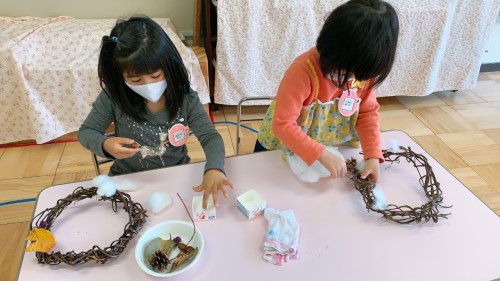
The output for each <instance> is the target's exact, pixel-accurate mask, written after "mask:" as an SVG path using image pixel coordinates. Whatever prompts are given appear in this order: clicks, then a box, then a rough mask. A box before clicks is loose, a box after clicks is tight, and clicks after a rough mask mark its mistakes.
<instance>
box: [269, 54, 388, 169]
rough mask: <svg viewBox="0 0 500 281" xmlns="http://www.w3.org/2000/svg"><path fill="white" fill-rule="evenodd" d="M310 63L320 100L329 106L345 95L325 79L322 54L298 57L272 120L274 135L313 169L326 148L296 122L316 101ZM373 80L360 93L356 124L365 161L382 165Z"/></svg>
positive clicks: (289, 69) (287, 77)
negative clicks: (377, 161)
mask: <svg viewBox="0 0 500 281" xmlns="http://www.w3.org/2000/svg"><path fill="white" fill-rule="evenodd" d="M308 59H310V60H311V62H312V64H313V66H314V68H315V70H316V73H317V75H318V78H319V94H318V100H319V101H321V102H329V101H332V100H334V99H336V98H340V96H341V94H342V91H341V89H339V88H337V87H335V86H334V85H333V83H332V81H331V80H330V79H329V78H326V77H324V75H323V72H322V71H321V68H320V65H319V54H318V52H317V50H316V48H312V49H310V50H308V51H307V52H305V53H303V54H302V55H300V56H299V57H297V58H296V59H295V60H294V61H293V63H292V64H291V66H290V67H289V68H288V70H287V71H286V73H285V75H284V77H283V79H282V81H281V84H280V86H279V88H278V93H277V95H276V108H275V112H274V118H273V123H272V126H273V131H274V134H275V135H276V137H278V139H280V140H281V141H282V142H283V144H285V145H286V146H287V147H288V148H289V149H290V150H291V151H293V152H294V153H295V154H297V155H298V156H299V157H300V158H302V159H303V160H304V162H306V163H307V165H311V164H312V163H313V162H314V161H316V160H318V158H319V156H320V155H321V153H323V151H324V150H325V147H324V145H322V144H320V143H318V142H316V141H315V140H313V139H311V138H310V137H309V136H308V135H307V134H306V133H304V132H303V131H302V130H301V128H300V126H299V124H297V120H298V118H299V116H300V111H301V109H302V107H303V106H307V105H310V104H311V103H313V101H314V90H315V79H314V75H313V72H312V71H311V69H310V67H309V66H308V64H307V60H308ZM371 83H373V80H370V81H367V83H366V84H365V87H364V89H363V90H360V91H358V97H359V98H361V103H360V105H359V114H358V119H357V123H356V132H357V133H358V136H359V139H360V142H361V148H362V149H363V155H364V159H365V160H366V159H369V158H378V159H379V161H380V162H383V161H384V159H383V156H382V151H381V148H380V147H381V139H380V123H379V121H380V117H379V114H378V109H379V108H380V106H379V104H378V102H377V99H376V95H375V93H374V91H373V90H366V89H368V88H369V85H370V84H371Z"/></svg>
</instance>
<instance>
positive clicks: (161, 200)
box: [148, 192, 172, 214]
mask: <svg viewBox="0 0 500 281" xmlns="http://www.w3.org/2000/svg"><path fill="white" fill-rule="evenodd" d="M170 205H172V198H171V197H170V195H168V194H167V193H166V192H155V193H153V194H151V197H149V201H148V209H149V210H150V211H151V212H153V213H154V214H158V213H160V212H161V211H162V210H163V209H165V208H166V207H168V206H170Z"/></svg>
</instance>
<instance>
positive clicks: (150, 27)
mask: <svg viewBox="0 0 500 281" xmlns="http://www.w3.org/2000/svg"><path fill="white" fill-rule="evenodd" d="M159 69H162V70H163V73H164V75H165V79H166V80H167V85H168V87H167V90H166V91H167V93H166V107H167V109H168V111H169V113H170V118H174V117H175V115H176V114H177V111H178V109H179V108H180V107H181V105H182V102H183V100H184V95H185V94H186V93H188V92H190V91H191V87H190V82H189V76H188V73H187V70H186V68H185V67H184V63H183V61H182V58H181V56H180V54H179V52H178V51H177V49H176V47H175V45H174V43H172V41H171V40H170V38H169V37H168V35H167V33H165V31H164V30H163V28H162V27H161V26H160V25H159V24H158V23H156V22H155V21H154V20H152V19H151V18H149V17H147V16H133V17H131V18H130V19H128V20H118V21H117V22H116V24H115V26H114V27H113V29H112V30H111V34H110V35H109V36H104V37H103V38H102V43H101V51H100V54H99V64H98V75H99V82H100V85H101V88H103V89H104V90H105V91H106V92H107V93H108V94H109V95H110V97H111V98H112V99H113V101H115V102H116V103H117V105H118V107H119V108H120V109H121V111H122V112H124V113H125V114H127V115H129V116H130V117H132V118H133V119H135V120H137V121H144V120H145V119H144V114H145V113H146V103H145V102H144V98H143V97H141V96H140V95H138V94H136V93H134V92H133V91H132V90H131V89H130V88H129V87H127V85H125V80H124V78H123V73H128V74H130V75H144V74H150V73H153V72H155V71H157V70H159Z"/></svg>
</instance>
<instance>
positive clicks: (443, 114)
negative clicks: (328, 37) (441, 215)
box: [0, 72, 500, 281]
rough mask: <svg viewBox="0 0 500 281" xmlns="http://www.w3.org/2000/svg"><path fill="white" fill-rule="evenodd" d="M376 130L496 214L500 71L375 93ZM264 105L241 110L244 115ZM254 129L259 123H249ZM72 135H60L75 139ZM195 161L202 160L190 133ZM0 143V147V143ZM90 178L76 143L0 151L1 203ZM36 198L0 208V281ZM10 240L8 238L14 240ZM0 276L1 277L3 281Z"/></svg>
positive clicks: (226, 117) (249, 143) (246, 133)
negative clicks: (402, 136)
mask: <svg viewBox="0 0 500 281" xmlns="http://www.w3.org/2000/svg"><path fill="white" fill-rule="evenodd" d="M379 102H380V104H381V112H380V115H381V126H382V130H383V131H385V130H401V131H404V132H406V133H407V134H408V135H410V136H411V137H412V138H413V139H415V140H416V141H417V143H419V144H420V145H421V146H422V147H423V148H424V149H425V150H426V151H427V152H429V153H430V154H431V155H432V156H433V157H434V158H436V159H437V160H438V161H439V162H440V163H441V164H442V165H443V166H444V167H446V168H447V169H448V170H449V171H450V172H451V173H452V174H453V175H455V176H456V177H457V178H458V179H459V180H460V181H461V182H462V183H463V184H464V185H465V186H467V188H469V189H470V190H471V191H472V192H473V193H474V194H476V195H477V196H478V197H479V198H480V199H481V200H483V201H484V202H485V204H487V205H488V206H489V207H490V208H491V209H493V210H494V211H495V212H496V213H497V214H499V215H500V173H498V171H499V170H500V72H489V73H481V74H480V75H479V79H478V83H477V86H476V88H474V89H472V90H463V91H458V92H448V91H447V92H439V93H434V94H432V95H429V96H426V97H386V98H380V99H379ZM265 110H266V107H265V106H251V107H245V108H244V109H243V113H244V116H245V118H249V117H258V116H262V115H263V114H264V113H265ZM213 115H214V119H215V121H216V122H217V121H232V122H235V121H236V107H235V106H223V107H221V108H220V111H218V112H214V113H213ZM246 125H247V126H249V127H251V128H254V129H257V128H258V127H259V122H248V123H246ZM216 128H217V130H218V131H219V132H220V133H221V135H222V136H223V139H224V142H225V146H226V156H232V155H234V154H235V142H236V141H235V136H236V127H235V126H234V125H230V124H218V125H216ZM241 133H242V134H241V138H242V142H241V146H240V154H245V153H251V151H252V150H253V145H254V143H255V138H256V135H255V133H253V132H251V131H250V130H247V129H242V131H241ZM75 136H76V134H74V133H73V134H69V135H66V136H64V137H61V138H60V140H67V139H74V138H75ZM188 146H189V151H190V156H191V158H192V159H193V161H201V160H203V158H204V154H203V151H202V150H201V146H200V145H199V144H198V143H197V141H196V139H195V138H194V137H193V138H190V141H189V144H188ZM0 147H1V146H0ZM94 176H95V173H94V168H93V165H92V162H91V155H90V153H89V152H88V151H87V150H85V149H84V148H83V147H81V146H80V145H79V143H78V142H63V143H55V144H47V145H34V146H21V147H12V148H0V204H1V203H2V202H7V201H12V200H20V199H25V198H35V197H36V196H37V194H38V192H39V191H40V190H42V189H43V188H45V187H47V186H51V185H56V184H62V183H67V182H73V181H82V180H87V179H91V178H93V177H94ZM33 207H34V202H27V203H18V204H11V205H6V206H0V249H1V251H0V276H1V277H0V279H2V280H7V281H10V280H15V278H16V275H17V270H18V266H19V261H20V256H21V254H22V248H23V246H24V237H25V236H26V234H27V231H28V227H29V220H30V218H31V216H32V212H33ZM12 237H14V241H12ZM4 278H5V279H4Z"/></svg>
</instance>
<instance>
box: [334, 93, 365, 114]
mask: <svg viewBox="0 0 500 281" xmlns="http://www.w3.org/2000/svg"><path fill="white" fill-rule="evenodd" d="M360 102H361V99H360V98H358V93H357V90H356V89H350V90H348V91H347V90H346V91H344V92H342V95H341V96H340V100H339V112H340V114H342V115H344V116H351V115H353V114H354V113H355V112H356V111H358V109H359V103H360Z"/></svg>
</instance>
